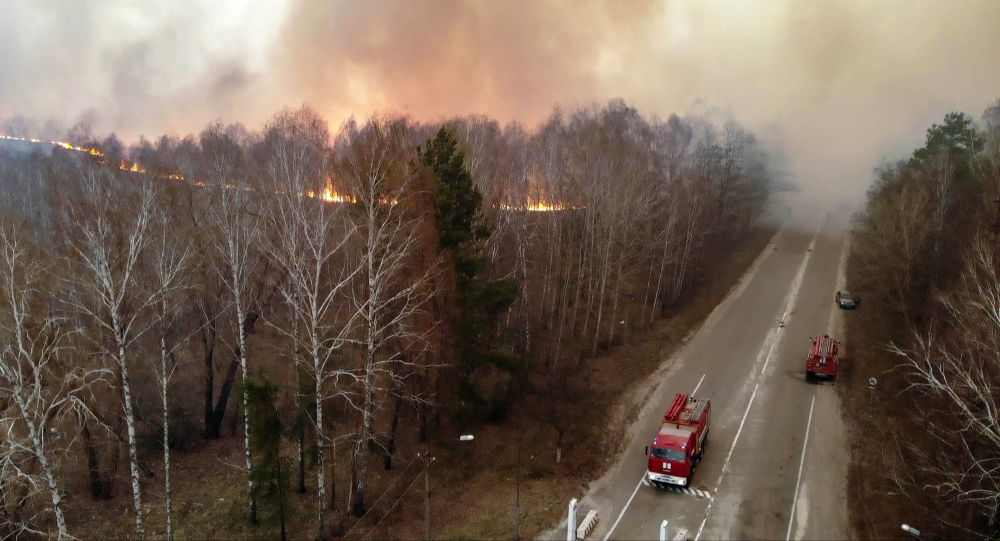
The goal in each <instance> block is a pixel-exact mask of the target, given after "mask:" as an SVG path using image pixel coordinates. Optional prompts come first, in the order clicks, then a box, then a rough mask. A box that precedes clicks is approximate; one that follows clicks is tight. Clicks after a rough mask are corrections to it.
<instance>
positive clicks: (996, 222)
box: [992, 197, 1000, 242]
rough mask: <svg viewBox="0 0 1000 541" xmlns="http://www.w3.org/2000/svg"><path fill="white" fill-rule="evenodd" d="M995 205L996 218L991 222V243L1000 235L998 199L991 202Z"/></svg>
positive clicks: (999, 206)
mask: <svg viewBox="0 0 1000 541" xmlns="http://www.w3.org/2000/svg"><path fill="white" fill-rule="evenodd" d="M993 202H994V203H996V204H997V217H996V220H994V221H993V228H992V229H993V242H996V241H997V235H998V234H1000V197H998V198H996V199H994V200H993Z"/></svg>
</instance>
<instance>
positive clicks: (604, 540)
mask: <svg viewBox="0 0 1000 541" xmlns="http://www.w3.org/2000/svg"><path fill="white" fill-rule="evenodd" d="M645 479H646V472H642V479H639V484H637V485H635V490H633V491H632V495H631V496H629V497H628V501H627V502H625V507H622V512H621V513H618V518H617V519H615V523H614V524H612V525H611V529H610V530H608V533H607V534H605V535H604V539H603V540H602V541H608V538H610V537H611V533H612V532H614V531H615V528H617V527H618V523H619V522H621V520H622V517H623V516H625V511H627V510H628V506H629V505H631V504H632V498H635V493H636V492H639V487H641V486H642V482H643V481H644V480H645Z"/></svg>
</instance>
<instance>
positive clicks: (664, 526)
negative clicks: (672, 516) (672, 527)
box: [660, 520, 668, 541]
mask: <svg viewBox="0 0 1000 541" xmlns="http://www.w3.org/2000/svg"><path fill="white" fill-rule="evenodd" d="M667 522H668V521H666V520H664V521H663V522H661V523H660V541H667Z"/></svg>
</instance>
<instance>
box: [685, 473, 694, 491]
mask: <svg viewBox="0 0 1000 541" xmlns="http://www.w3.org/2000/svg"><path fill="white" fill-rule="evenodd" d="M692 477H694V472H691V473H689V474H688V476H687V478H686V479H684V488H688V487H690V486H691V478H692Z"/></svg>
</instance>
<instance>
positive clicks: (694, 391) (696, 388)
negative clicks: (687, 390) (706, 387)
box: [691, 374, 705, 396]
mask: <svg viewBox="0 0 1000 541" xmlns="http://www.w3.org/2000/svg"><path fill="white" fill-rule="evenodd" d="M703 381H705V374H702V375H701V379H699V380H698V385H695V386H694V390H693V391H691V396H694V394H695V393H697V392H698V388H699V387H701V382H703Z"/></svg>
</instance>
